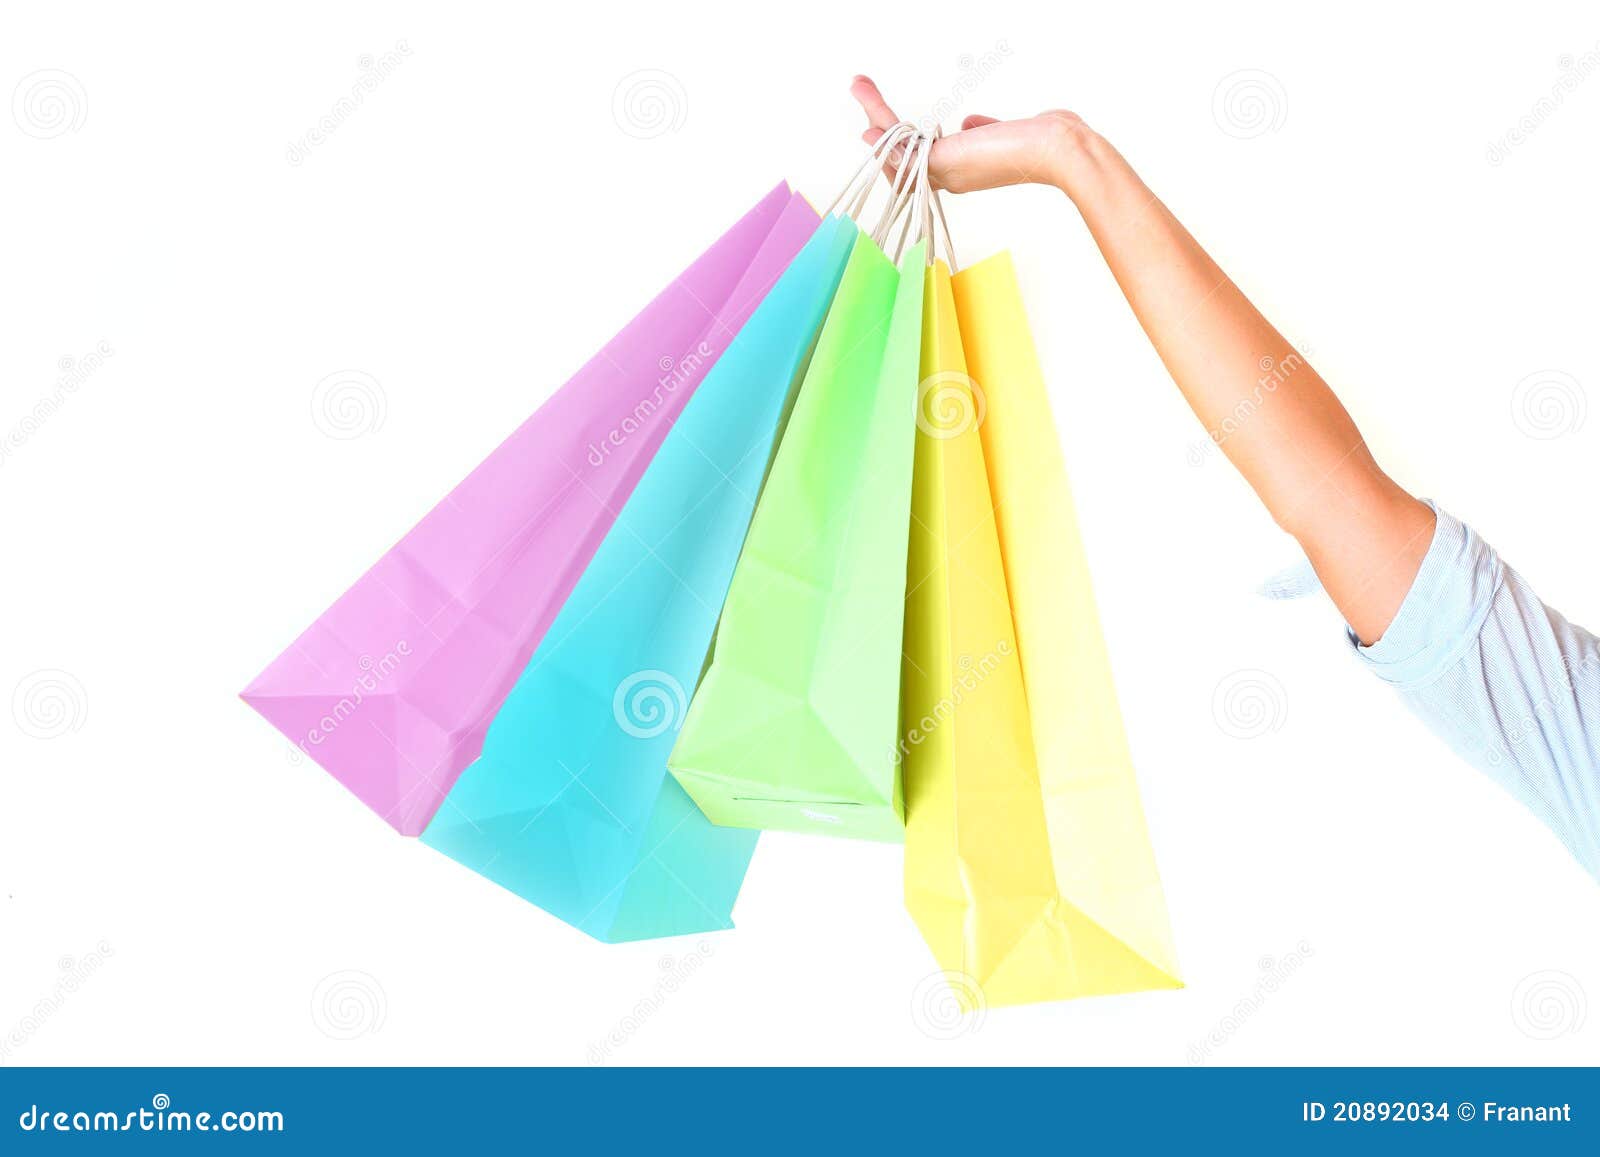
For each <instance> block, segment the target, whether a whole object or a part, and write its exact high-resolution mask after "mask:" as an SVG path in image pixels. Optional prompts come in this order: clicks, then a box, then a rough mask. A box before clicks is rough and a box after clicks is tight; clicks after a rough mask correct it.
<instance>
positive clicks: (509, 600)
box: [242, 185, 818, 835]
mask: <svg viewBox="0 0 1600 1157" xmlns="http://www.w3.org/2000/svg"><path fill="white" fill-rule="evenodd" d="M817 224H818V217H817V214H816V213H815V212H814V211H813V210H812V209H811V208H810V206H808V205H807V204H806V203H805V201H804V199H803V198H802V197H800V196H799V195H798V194H795V193H791V191H790V190H789V187H788V186H787V185H779V186H778V187H777V188H775V189H774V190H773V191H772V192H770V193H769V194H767V196H765V197H764V198H762V200H761V201H760V203H759V204H757V205H756V206H755V208H753V209H751V210H750V212H748V213H746V214H745V216H744V217H743V218H741V219H740V220H739V222H738V223H737V224H735V225H734V226H733V227H732V228H731V229H729V230H728V232H727V233H725V234H724V235H723V236H722V237H721V238H720V239H719V240H718V241H717V242H716V243H715V244H714V245H712V246H711V248H710V249H708V250H707V251H706V252H705V253H704V254H703V255H701V257H700V258H699V259H698V260H697V261H695V262H694V264H693V265H691V266H689V268H688V269H686V270H685V271H684V272H683V273H682V274H680V275H679V276H678V278H677V280H675V281H674V282H673V283H672V284H671V285H669V286H667V288H666V289H665V290H663V291H662V292H661V293H660V295H659V296H657V297H656V298H655V300H654V301H652V302H651V303H650V304H649V305H647V306H646V307H645V309H644V311H643V312H642V313H640V314H639V316H638V317H636V318H634V319H633V321H631V322H629V323H628V325H627V326H626V327H625V328H624V329H623V330H622V331H621V332H620V333H619V334H617V336H616V337H614V338H612V339H611V341H610V342H609V343H608V344H607V345H606V346H605V348H604V349H602V350H601V351H600V352H599V353H598V354H596V355H595V356H594V357H593V358H592V359H591V360H590V361H589V363H588V364H587V365H585V366H584V367H583V368H582V369H581V370H579V371H578V372H577V374H575V375H574V376H573V377H572V379H571V380H570V381H568V382H567V383H566V384H565V385H564V386H562V387H561V388H560V389H559V390H558V391H556V393H555V394H554V395H553V396H552V397H551V398H550V400H549V401H547V402H546V403H545V404H544V405H543V406H542V407H540V408H539V410H538V411H537V412H536V413H534V415H533V416H532V417H531V418H529V419H528V420H527V421H526V422H525V423H523V425H522V426H521V427H520V428H519V429H518V430H517V431H516V432H515V433H513V434H512V435H511V436H510V437H509V438H507V439H506V440H505V442H503V443H502V444H501V445H500V446H499V447H498V448H497V449H496V450H495V451H494V453H492V454H491V455H489V457H488V458H487V459H485V460H484V461H483V463H482V464H481V465H479V466H478V467H477V469H475V470H474V471H473V472H472V473H471V474H470V475H468V476H467V478H466V479H465V480H464V481H463V482H462V483H461V484H460V485H458V486H457V487H456V488H455V489H454V490H453V491H451V492H450V494H449V495H448V496H447V497H446V498H445V499H444V501H442V502H441V503H439V505H438V506H436V507H434V508H433V510H431V511H430V512H429V513H428V514H427V515H426V517H424V518H423V519H422V521H421V522H419V523H418V524H417V525H416V526H415V527H414V528H412V530H411V531H410V532H409V533H408V534H407V535H406V536H405V537H404V538H402V539H401V540H400V541H399V542H398V543H397V544H396V545H395V546H394V547H392V548H391V549H390V550H389V552H388V553H387V554H385V555H384V556H383V557H382V558H381V559H379V560H378V562H377V563H376V564H375V565H374V566H373V567H372V569H371V570H369V571H367V573H366V574H364V575H363V576H362V577H361V578H360V579H359V580H357V582H356V584H355V585H354V586H353V587H351V588H350V589H349V590H348V591H346V592H345V594H344V595H343V596H342V597H341V598H340V599H339V600H338V601H337V602H336V603H334V604H333V606H331V607H330V608H328V610H327V611H326V612H324V613H323V615H322V617H321V618H319V619H318V620H317V621H316V622H315V623H313V624H312V625H311V626H310V627H309V628H308V629H307V630H306V631H305V632H304V633H303V634H302V635H301V636H300V637H299V638H298V639H296V640H295V641H294V642H293V643H292V644H291V645H290V646H289V648H288V649H287V650H286V651H284V653H283V654H282V655H280V656H278V658H277V659H276V660H274V661H273V663H272V665H271V666H269V667H268V668H267V669H266V670H265V671H264V672H262V673H261V675H260V676H259V677H257V679H256V680H255V681H254V682H253V683H251V684H250V686H249V687H248V688H247V689H246V690H245V691H244V692H243V695H242V697H243V698H244V700H245V701H246V702H247V703H249V704H250V705H251V706H252V707H254V708H255V709H256V710H257V711H259V712H260V713H261V714H262V715H263V716H265V717H266V718H267V720H268V721H269V722H271V723H272V724H273V726H275V727H277V728H278V730H280V731H282V732H283V733H284V734H285V735H286V736H288V737H289V739H290V740H292V741H293V742H294V743H296V744H297V745H298V746H299V747H300V748H301V749H302V750H304V751H305V752H306V754H307V755H309V756H310V757H311V758H312V759H314V760H315V761H316V762H317V763H318V764H320V765H321V766H322V767H323V768H325V769H326V770H327V771H328V772H330V773H331V774H332V775H334V776H335V777H336V778H337V779H338V780H339V781H340V782H341V783H343V784H344V785H345V786H346V787H348V788H349V789H350V790H351V791H352V792H354V793H355V794H356V795H357V796H358V797H360V798H361V800H362V801H363V802H365V803H366V804H367V806H368V807H370V808H372V809H373V810H374V811H375V812H377V813H378V814H379V815H380V816H382V817H383V818H384V819H385V820H386V821H387V822H388V823H390V824H391V825H393V826H394V827H395V828H396V829H398V830H399V831H400V832H401V833H402V834H404V835H417V834H419V833H420V832H421V831H422V829H423V828H424V827H426V826H427V824H428V821H429V820H430V819H432V818H433V814H434V812H435V811H437V810H438V807H439V804H440V802H441V801H442V800H443V799H444V796H445V794H446V793H447V792H448V791H449V790H450V788H451V786H452V785H453V784H454V783H455V781H456V777H457V776H458V775H459V774H460V772H461V770H462V769H463V768H464V767H466V766H467V765H468V764H469V763H471V762H472V761H473V760H474V759H476V758H477V757H478V754H479V751H480V749H481V748H482V746H483V738H484V733H485V731H486V730H487V728H488V725H489V722H490V721H491V720H492V719H493V718H494V715H495V712H496V711H497V710H498V709H499V707H500V705H501V703H502V702H503V701H504V700H505V698H506V696H507V695H508V694H509V692H510V690H511V688H512V686H513V684H514V683H515V681H516V679H517V676H518V675H519V674H520V673H521V672H522V669H523V668H524V667H525V666H526V665H527V663H528V660H529V658H530V657H531V656H532V654H533V652H534V649H535V648H536V647H537V646H538V644H539V641H540V640H541V639H542V638H543V636H544V633H545V631H546V630H547V629H548V628H549V626H550V622H551V620H552V619H553V618H554V617H555V615H556V613H557V611H559V610H560V608H561V605H562V604H563V603H564V602H565V601H566V598H567V595H568V594H569V593H570V592H571V590H572V588H573V585H574V584H575V583H576V582H577V580H578V577H579V576H580V575H581V574H582V572H583V570H584V568H585V567H586V566H587V565H588V563H589V560H590V558H591V557H592V556H593V554H594V552H595V550H596V548H597V547H598V546H599V544H600V541H601V540H602V539H603V538H604V537H605V534H606V532H607V530H609V529H610V527H611V525H612V523H613V521H614V520H615V519H616V516H617V512H618V511H619V510H620V509H621V508H622V505H623V503H624V502H625V501H626V500H627V498H628V495H629V494H630V493H631V492H632V491H633V487H634V485H635V483H637V482H638V480H639V477H640V475H641V474H642V473H643V472H644V469H645V467H646V466H647V465H648V464H649V462H650V460H651V458H652V457H653V456H654V454H655V452H656V449H657V447H659V446H660V444H661V441H662V439H663V438H664V437H665V436H666V433H667V431H668V429H669V428H670V427H671V426H672V423H673V422H674V421H675V420H676V418H677V416H678V413H679V412H680V411H681V410H682V408H683V406H684V404H685V403H686V402H687V401H688V400H689V397H690V396H691V395H692V394H693V392H694V389H695V387H696V386H697V385H698V384H699V382H700V380H701V378H702V377H704V375H705V374H706V372H707V371H708V370H709V369H710V368H711V367H712V366H713V365H714V364H716V361H717V359H718V357H720V356H721V354H722V352H723V351H724V350H725V349H727V347H728V344H729V342H730V341H731V340H732V339H733V336H734V335H735V334H736V333H737V332H738V331H739V329H740V327H741V326H743V324H744V322H745V320H746V319H747V318H748V317H749V316H750V314H751V312H752V311H753V310H754V309H755V307H756V306H757V305H758V304H759V303H760V302H761V300H762V298H763V297H764V296H765V295H766V292H767V290H768V289H770V288H771V287H772V285H773V284H774V283H775V282H776V281H777V279H778V277H779V276H780V275H781V274H782V273H783V271H784V269H785V268H787V266H788V265H789V262H790V260H791V259H792V258H793V257H794V256H795V254H796V253H798V252H799V251H800V248H801V247H802V246H803V245H804V244H805V242H806V241H807V239H808V238H809V237H810V236H811V234H812V233H813V232H814V230H815V228H816V226H817Z"/></svg>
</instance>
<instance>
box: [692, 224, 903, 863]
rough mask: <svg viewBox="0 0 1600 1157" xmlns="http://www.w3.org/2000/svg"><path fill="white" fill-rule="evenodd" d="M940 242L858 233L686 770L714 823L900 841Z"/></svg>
mask: <svg viewBox="0 0 1600 1157" xmlns="http://www.w3.org/2000/svg"><path fill="white" fill-rule="evenodd" d="M923 254H924V249H923V247H922V246H921V245H920V244H919V245H916V246H913V247H912V249H911V251H910V253H909V254H907V255H906V257H905V258H904V259H903V261H902V262H901V264H900V266H899V268H898V269H897V268H896V266H895V264H894V263H893V262H892V261H890V260H889V258H888V257H886V256H885V255H884V253H883V251H882V250H881V249H880V248H879V247H878V245H877V244H876V243H875V242H874V241H873V240H872V239H871V238H869V237H868V236H866V235H865V234H862V235H861V236H859V237H858V238H857V240H856V244H855V249H854V251H853V252H852V254H851V256H850V262H849V264H848V265H847V266H846V268H845V273H844V278H843V280H842V281H841V283H840V286H839V292H838V296H837V297H836V298H835V299H834V303H833V308H832V309H830V310H829V313H828V318H827V321H826V322H825V323H824V325H823V330H822V334H821V336H820V337H819V338H818V342H817V351H816V354H815V356H814V357H813V359H812V363H811V367H810V369H809V371H808V372H807V374H806V378H805V381H804V383H803V384H802V386H801V388H800V395H799V397H798V399H797V400H796V402H795V408H794V413H793V415H792V416H791V418H790V421H789V426H788V429H787V430H786V431H785V432H784V436H783V442H782V444H781V445H780V446H779V448H778V453H777V456H776V458H775V459H774V460H773V464H772V470H771V473H770V475H769V477H768V479H767V484H766V487H765V489H764V490H763V491H762V494H761V500H760V502H759V503H758V505H757V507H756V513H755V517H754V519H753V520H752V521H751V524H750V533H749V536H748V537H747V539H746V540H745V545H744V550H743V552H742V553H741V554H740V557H739V564H738V567H737V568H736V569H735V571H734V576H733V583H732V586H731V587H730V588H729V591H728V599H727V603H726V604H725V606H724V607H723V611H722V618H721V622H720V625H719V626H718V628H717V637H716V641H715V644H714V645H713V649H712V657H711V662H710V664H709V666H708V667H707V669H706V672H705V674H704V676H703V677H702V679H701V682H700V686H699V689H698V690H697V691H696V693H695V696H694V700H693V702H692V703H691V705H690V708H689V714H688V717H687V719H686V720H685V723H684V727H683V732H682V734H681V735H680V736H679V738H678V743H677V746H676V747H675V748H674V749H673V752H672V757H671V759H670V761H669V766H670V767H671V769H672V772H673V774H674V775H675V776H676V777H677V779H678V782H679V783H681V784H682V785H683V787H684V790H685V791H687V792H688V793H689V795H690V796H691V797H692V798H693V799H694V801H695V802H696V803H697V804H698V805H699V806H700V808H701V809H702V810H703V811H704V812H705V814H706V815H707V816H709V817H710V818H711V820H712V821H713V822H715V823H718V824H725V825H730V826H735V827H748V828H761V829H782V830H787V831H801V832H810V833H814V834H819V835H833V836H852V837H856V838H863V839H875V840H886V841H892V842H898V841H899V840H900V839H901V838H902V835H903V832H904V821H903V818H902V816H903V805H902V802H901V792H900V779H899V774H898V770H899V769H898V767H897V766H896V761H895V759H894V745H895V732H896V728H897V722H898V706H899V670H900V653H901V629H902V619H903V615H902V607H903V599H904V595H905V551H906V533H907V532H906V519H907V514H908V512H909V509H910V503H911V465H912V455H913V451H914V446H913V430H912V428H911V425H910V422H909V420H908V419H909V415H910V412H911V405H912V402H913V398H914V393H915V389H916V381H917V335H918V332H919V330H920V327H921V317H922V268H923V262H924V256H923Z"/></svg>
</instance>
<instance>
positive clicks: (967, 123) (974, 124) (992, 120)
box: [961, 116, 1000, 129]
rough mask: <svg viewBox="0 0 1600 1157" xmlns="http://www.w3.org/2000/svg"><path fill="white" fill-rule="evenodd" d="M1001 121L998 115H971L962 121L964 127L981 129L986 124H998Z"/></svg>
mask: <svg viewBox="0 0 1600 1157" xmlns="http://www.w3.org/2000/svg"><path fill="white" fill-rule="evenodd" d="M999 123H1000V121H999V119H998V118H996V117H985V116H969V117H968V118H967V119H966V120H964V121H962V122H961V127H962V128H963V129H981V128H982V127H983V126H984V125H997V124H999Z"/></svg>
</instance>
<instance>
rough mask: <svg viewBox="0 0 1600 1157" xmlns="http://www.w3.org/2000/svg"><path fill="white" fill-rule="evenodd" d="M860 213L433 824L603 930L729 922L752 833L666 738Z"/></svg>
mask: <svg viewBox="0 0 1600 1157" xmlns="http://www.w3.org/2000/svg"><path fill="white" fill-rule="evenodd" d="M805 211H806V212H808V213H809V212H810V210H809V209H806V210H805ZM815 219H816V218H815V214H812V220H813V221H814V220H815ZM857 232H858V231H857V228H856V225H855V223H854V222H852V221H849V220H846V219H842V218H838V217H831V216H830V217H829V218H828V219H827V220H826V221H823V222H822V223H821V224H820V225H819V226H818V227H817V230H816V232H815V233H814V234H813V236H812V237H811V240H810V241H809V242H808V243H807V244H806V246H805V247H804V248H803V249H802V250H801V252H800V253H799V255H798V256H797V257H796V258H795V259H794V261H793V262H792V263H791V264H790V266H789V267H788V269H787V270H786V271H785V272H784V274H783V275H782V276H781V278H779V280H778V281H777V283H776V285H775V286H773V288H772V290H771V291H770V293H768V295H767V297H766V299H765V300H764V301H763V302H762V303H761V305H760V306H759V307H758V308H757V309H756V310H755V312H754V313H753V314H752V315H751V317H750V320H749V321H748V322H747V323H746V324H745V326H744V328H743V329H742V330H740V332H739V334H738V336H737V337H736V338H735V339H734V340H733V343H732V344H731V345H730V346H729V347H728V349H727V352H726V353H724V354H723V355H722V358H721V359H720V360H719V361H718V362H717V364H716V366H715V367H714V368H713V369H712V370H711V372H710V373H709V374H708V375H707V376H706V378H705V379H704V381H703V382H702V383H701V385H700V387H699V389H698V390H696V392H695V394H694V397H693V398H691V399H690V401H689V403H688V404H687V405H686V406H685V408H684V410H683V413H682V415H681V416H680V417H679V419H678V421H677V423H676V424H675V425H674V426H673V428H672V431H671V432H670V433H669V434H668V435H667V437H666V439H665V441H664V442H663V443H662V445H661V449H660V451H659V452H658V453H657V455H656V457H655V459H654V460H653V461H652V462H651V464H650V466H649V468H648V469H647V470H646V471H645V473H644V476H643V477H642V478H641V479H640V481H639V484H638V486H637V487H636V488H635V490H634V492H633V494H632V496H631V497H630V498H629V499H628V501H627V503H626V505H624V506H623V508H622V510H621V511H620V512H619V514H618V516H617V521H616V524H615V525H614V526H613V527H612V529H611V531H610V532H609V533H608V534H607V535H606V538H605V540H604V542H603V543H602V544H601V546H600V548H599V550H598V551H597V552H596V553H595V556H594V559H593V560H592V561H591V562H590V564H589V567H588V569H587V570H586V571H585V572H584V574H583V577H582V578H581V579H580V580H579V582H578V584H577V586H576V587H575V588H574V589H573V592H572V595H571V596H570V597H569V598H568V600H567V602H566V604H565V606H564V607H563V608H562V610H561V612H560V614H559V615H558V616H557V617H556V620H555V622H554V623H553V624H552V625H551V627H550V630H549V632H548V633H547V634H546V636H545V638H544V641H543V642H542V643H541V644H540V646H539V648H538V650H537V651H536V652H535V653H534V656H533V659H532V661H531V662H530V663H529V665H528V667H527V668H526V670H525V671H524V672H523V674H522V676H521V678H520V679H519V681H518V682H517V684H516V687H515V689H514V690H513V691H512V692H511V695H510V697H509V698H508V699H507V700H506V702H505V704H504V705H503V706H502V708H501V709H500V713H499V715H498V716H497V717H496V718H495V720H494V722H493V723H492V724H491V725H490V728H489V732H488V736H487V739H486V741H485V743H484V746H483V753H482V755H481V756H480V757H479V758H478V760H477V761H476V762H475V763H473V764H472V765H471V766H470V767H468V768H467V769H466V771H465V772H463V773H462V775H461V778H460V779H459V780H458V781H457V783H456V785H455V787H454V789H453V790H452V791H451V792H450V794H449V796H448V797H447V798H446V800H445V803H444V805H443V806H442V807H441V808H440V809H439V811H438V813H437V814H436V815H435V817H434V819H433V821H432V823H431V824H430V825H429V826H428V828H427V830H426V831H425V832H424V833H423V836H422V840H423V842H424V843H426V844H429V845H430V846H432V847H434V848H437V849H439V850H440V851H442V852H444V853H445V854H446V855H449V856H451V857H452V858H454V859H456V860H458V861H460V862H461V863H463V864H465V865H466V866H468V867H470V868H472V869H474V870H475V871H477V872H479V873H481V874H482V875H484V876H487V877H488V878H489V879H491V880H494V881H495V882H496V883H499V884H501V885H503V886H504V887H506V888H509V889H511V890H512V891H513V892H516V893H517V894H518V895H520V896H522V897H523V898H525V899H527V900H529V901H531V902H533V903H534V904H537V905H538V906H539V907H541V908H544V909H545V910H546V911H548V912H550V913H552V914H553V915H555V916H557V917H559V918H560V919H562V920H564V921H566V922H567V923H569V924H572V925H574V926H576V927H578V928H580V929H582V930H583V931H585V932H587V933H589V934H590V935H592V936H594V937H596V938H598V939H600V940H605V941H621V940H638V939H643V938H647V937H653V936H670V935H677V934H682V933H692V932H701V931H706V930H709V929H719V928H727V927H730V926H731V920H730V913H731V911H732V908H733V902H734V899H735V898H736V897H737V895H738V892H739V885H740V884H741V883H742V882H743V879H744V873H745V868H746V866H747V865H748V863H749V860H750V855H751V853H752V851H753V850H754V848H755V841H756V833H754V832H751V831H744V830H740V829H736V828H721V827H716V826H714V825H713V824H711V823H710V821H708V820H707V819H706V818H705V817H704V816H703V815H702V814H701V813H700V811H699V809H697V808H696V807H695V805H694V803H693V802H691V800H690V799H689V797H688V796H687V795H686V794H684V791H683V789H682V788H681V787H679V786H678V784H677V782H676V781H675V780H674V779H673V778H672V776H671V775H669V774H668V772H667V755H668V753H669V752H670V751H671V750H672V745H673V742H674V740H675V739H676V736H677V730H678V727H679V726H680V725H681V723H682V719H683V715H684V712H685V710H686V708H687V706H688V698H689V696H690V694H691V693H692V692H693V690H694V686H695V682H696V680H697V679H698V678H699V676H700V672H701V669H702V667H703V665H704V663H705V658H706V653H707V651H708V650H709V649H710V644H711V637H712V633H713V631H714V630H715V628H716V623H717V616H718V614H719V613H720V611H721V609H722V603H723V599H724V597H725V596H726V594H727V591H728V584H729V582H730V580H731V578H732V575H733V569H734V564H735V562H736V561H737V560H738V557H739V550H740V547H741V545H742V544H743V542H744V537H745V531H746V529H747V527H748V526H749V522H750V517H751V513H752V511H753V510H754V508H755V502H756V495H757V493H758V492H759V490H760V488H761V484H762V480H763V478H764V476H765V473H766V470H767V466H768V462H769V460H770V458H771V456H772V450H773V446H774V444H775V442H776V440H777V438H778V436H779V434H780V431H781V427H782V424H783V421H784V418H785V415H786V412H787V409H788V406H789V405H790V403H791V401H792V397H793V393H794V391H795V389H796V386H797V383H798V382H799V380H800V378H801V377H802V376H803V374H804V371H805V368H806V364H807V361H808V359H809V357H810V353H811V349H812V346H813V344H814V342H815V341H816V337H817V333H818V330H819V329H820V328H821V325H822V320H823V318H824V316H825V315H826V314H827V311H828V307H829V304H830V303H831V302H832V300H833V297H834V291H835V289H836V288H837V286H838V284H839V279H840V277H841V275H842V273H843V271H844V266H845V262H846V260H847V259H848V257H849V255H850V250H851V247H852V245H853V244H854V242H855V238H856V236H857Z"/></svg>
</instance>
